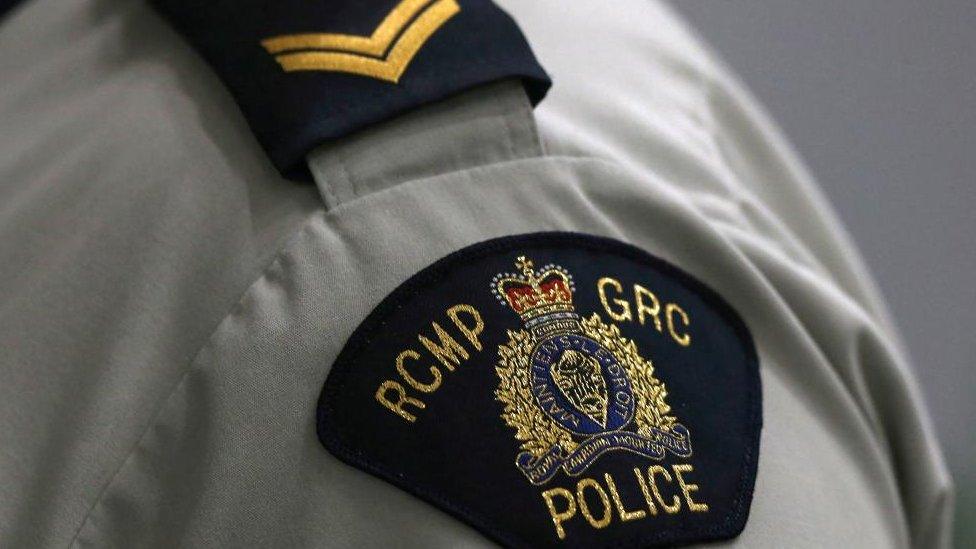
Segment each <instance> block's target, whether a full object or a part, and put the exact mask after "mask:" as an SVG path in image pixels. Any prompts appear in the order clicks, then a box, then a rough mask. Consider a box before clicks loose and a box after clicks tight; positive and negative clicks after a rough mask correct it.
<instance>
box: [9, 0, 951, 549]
mask: <svg viewBox="0 0 976 549" xmlns="http://www.w3.org/2000/svg"><path fill="white" fill-rule="evenodd" d="M500 3H501V4H502V5H503V6H504V7H506V8H507V9H509V10H510V11H511V12H512V14H513V15H514V16H515V17H516V19H517V20H518V22H519V23H520V24H521V25H522V27H523V29H524V30H525V32H526V34H527V36H528V38H529V40H530V41H531V42H532V44H533V47H534V48H535V50H536V52H537V54H538V55H539V57H540V59H541V61H542V62H543V64H544V65H545V66H546V67H547V69H549V70H550V72H551V73H552V75H553V77H554V81H555V85H554V88H553V89H552V91H551V93H550V96H549V98H548V99H547V100H546V101H545V102H544V103H543V104H542V105H541V106H540V107H539V108H538V110H537V111H536V115H535V118H533V117H532V115H531V111H530V110H529V107H528V105H527V102H526V100H525V98H524V95H523V94H522V92H521V90H520V89H519V88H518V87H517V86H515V85H512V84H501V85H499V86H494V87H491V88H487V89H483V90H477V91H474V92H472V93H470V94H468V95H466V96H464V97H460V98H458V99H456V100H453V101H451V102H449V103H448V104H445V105H439V106H433V107H431V108H430V109H428V110H426V111H424V112H417V113H413V114H411V115H408V116H407V117H404V118H403V119H400V120H396V121H392V122H390V123H388V124H385V125H384V126H382V127H378V128H374V129H372V130H370V131H368V132H364V133H363V134H362V135H358V136H355V137H353V138H350V139H348V140H344V141H343V142H341V143H337V144H332V145H328V146H325V147H323V148H322V149H320V150H319V151H317V152H316V153H315V154H313V155H312V156H311V157H310V165H311V167H312V168H313V172H314V173H315V174H316V176H317V179H318V181H317V183H318V187H319V189H318V191H317V190H316V189H315V188H313V187H311V186H308V187H301V186H296V185H294V184H291V183H288V182H285V181H282V180H280V179H279V178H278V177H277V176H276V175H275V174H274V173H273V172H272V171H271V169H270V167H269V165H268V163H267V161H266V160H265V159H264V158H263V157H262V156H261V152H260V149H259V148H258V147H257V145H256V144H255V143H254V141H253V139H252V138H251V137H250V136H249V135H248V133H247V128H246V126H245V125H244V124H243V122H242V120H241V118H240V115H239V114H238V113H237V112H236V108H235V106H234V105H233V103H232V102H231V101H230V99H229V97H228V96H227V95H226V93H225V92H224V91H223V90H222V89H221V88H220V85H219V82H217V81H216V80H215V78H214V77H213V76H212V75H211V74H210V73H209V72H208V70H207V68H206V67H205V66H204V65H203V64H202V63H201V62H200V61H199V60H198V59H196V58H195V57H194V56H193V54H192V52H190V51H189V49H188V48H187V46H185V45H184V44H183V43H182V42H181V41H180V40H179V38H178V37H177V36H175V34H173V33H172V32H171V31H170V30H169V29H168V28H167V27H166V26H165V25H164V24H163V23H162V22H161V21H160V20H159V19H158V18H157V17H156V16H155V15H154V14H153V13H152V12H151V11H149V10H148V8H146V7H145V6H142V5H141V4H130V3H124V2H120V1H108V0H106V1H102V2H91V1H80V0H79V1H74V2H55V1H54V0H37V1H34V2H31V3H28V4H27V5H25V6H24V7H23V8H22V9H21V10H20V11H18V12H16V13H15V14H14V16H13V17H12V18H11V19H9V20H8V21H7V22H6V23H5V24H4V25H3V26H0V86H2V87H0V129H2V131H0V155H2V156H0V275H3V280H4V284H3V287H2V289H0V345H2V349H3V354H2V359H0V437H2V441H3V442H2V447H0V546H5V547H6V546H54V547H60V546H65V545H80V546H96V547H103V546H119V547H129V546H144V545H152V546H173V545H185V546H292V545H300V546H324V547H364V546H401V547H402V546H417V547H457V546H480V545H483V544H485V543H486V541H485V540H484V538H483V537H481V536H480V534H478V533H477V532H476V531H474V530H472V529H470V528H468V527H467V526H465V525H464V524H462V523H460V522H458V521H456V520H455V519H453V518H451V517H449V516H447V515H445V514H443V513H441V512H440V511H438V510H437V509H435V508H433V507H431V506H429V505H427V504H425V503H422V502H421V501H419V500H417V499H415V498H413V497H411V496H409V495H407V494H405V493H404V492H402V491H400V490H398V489H396V488H394V487H392V486H390V485H388V484H386V483H384V482H382V481H379V480H377V479H374V478H372V477H370V476H368V475H366V474H365V473H362V472H360V471H358V470H355V469H352V468H350V467H348V466H346V465H343V464H342V463H340V462H338V461H337V460H336V459H334V458H333V457H332V456H331V455H329V454H328V453H327V452H326V451H325V450H324V449H323V448H322V447H321V445H320V444H319V443H318V441H317V440H316V438H315V428H314V409H315V400H316V399H317V397H318V393H319V390H320V388H321V385H322V382H323V380H324V379H325V376H326V375H327V374H328V371H329V368H330V365H331V363H332V360H333V359H334V358H335V356H336V354H337V353H338V352H339V350H340V349H341V347H342V345H343V343H344V342H345V340H346V338H347V337H348V336H349V335H350V334H351V332H352V331H353V330H354V329H355V328H356V326H357V325H358V324H359V322H361V320H362V319H363V318H364V316H365V315H367V314H368V313H369V311H370V310H371V309H372V307H373V306H375V305H376V304H377V303H378V301H379V300H381V299H382V298H383V297H384V296H385V295H386V294H387V293H388V292H390V291H391V290H393V289H394V288H395V287H397V286H398V285H399V284H400V283H401V282H403V281H404V280H405V279H406V278H408V277H409V276H411V275H412V274H414V273H415V272H416V271H417V270H419V269H421V268H423V267H425V266H426V265H428V264H429V263H431V262H433V261H435V260H436V259H438V258H440V257H442V256H443V255H446V254H448V253H450V252H452V251H454V250H457V249H459V248H461V247H464V246H466V245H468V244H472V243H475V242H478V241H482V240H485V239H489V238H492V237H496V236H503V235H509V234H517V233H524V232H532V231H539V230H571V231H579V232H588V233H593V234H598V235H606V236H611V237H614V238H617V239H620V240H624V241H627V242H631V243H633V244H635V245H637V246H639V247H641V248H643V249H645V250H647V251H649V252H651V253H653V254H655V255H658V256H660V257H663V258H665V259H666V260H668V261H669V262H671V263H674V264H676V265H677V266H679V267H681V268H682V269H684V270H686V271H688V272H690V273H692V274H693V275H694V276H695V277H697V278H699V279H700V280H702V281H703V282H705V283H706V284H708V285H709V286H711V287H712V288H713V289H715V290H716V291H717V292H719V293H720V294H721V295H722V296H723V297H724V298H725V299H726V300H728V301H729V302H730V303H731V304H732V305H733V306H734V307H735V308H736V309H737V310H738V312H739V313H740V314H741V315H742V316H743V318H744V320H745V322H746V323H747V324H748V326H749V327H750V329H751V330H752V333H753V336H754V337H755V340H756V344H757V348H758V350H759V355H760V363H761V375H762V381H763V390H764V395H763V397H764V420H765V423H764V430H763V435H762V443H761V448H760V458H759V472H758V476H757V485H756V494H755V499H754V502H753V505H752V514H751V517H750V519H749V523H748V524H747V526H746V529H745V531H744V532H743V534H742V535H741V536H740V537H739V538H737V539H736V540H733V541H732V542H730V544H740V545H743V546H749V547H756V546H760V547H780V546H783V545H789V546H798V547H802V546H808V547H821V546H825V545H839V546H871V547H888V546H912V545H913V546H917V547H929V546H940V545H945V544H947V543H948V541H947V535H948V529H947V524H948V518H949V516H950V510H951V499H950V491H949V480H948V476H947V474H946V472H945V469H944V467H943V465H942V462H941V457H940V455H939V450H938V447H937V446H936V443H935V440H934V437H933V435H932V430H931V428H930V427H929V425H928V422H927V419H926V418H925V415H924V412H923V411H922V410H921V408H920V402H919V397H918V391H917V389H916V387H915V384H914V382H913V381H912V379H911V374H910V372H909V369H908V366H907V364H906V363H905V360H904V358H903V356H902V354H901V352H900V350H899V348H898V344H897V337H896V335H895V334H894V333H893V332H892V330H891V328H890V325H889V323H888V322H887V320H886V319H885V313H884V311H883V306H882V305H881V302H880V300H879V299H878V298H877V296H876V293H875V291H874V290H873V286H872V285H871V283H870V279H869V278H868V277H867V276H866V275H865V273H864V270H863V268H862V267H861V264H860V262H859V260H858V259H857V256H856V254H855V253H854V252H853V251H852V248H851V247H850V245H849V244H848V243H847V241H846V239H845V238H844V236H843V234H842V232H841V231H840V230H839V229H838V225H837V222H836V220H835V218H834V216H833V215H832V214H831V213H830V211H829V210H828V209H827V207H826V206H825V205H824V202H823V200H822V199H821V197H820V196H819V194H818V193H817V191H816V190H815V189H814V187H813V185H812V184H811V183H810V181H809V178H808V177H807V176H806V174H805V172H804V171H803V169H802V168H801V167H800V166H799V165H798V163H797V162H796V161H795V160H794V158H793V156H792V154H791V153H790V152H789V150H788V149H787V148H786V147H785V145H783V143H782V140H781V139H780V138H779V136H778V135H777V134H776V133H775V131H773V130H772V129H770V126H769V124H768V123H767V122H766V121H765V120H764V118H763V116H762V115H761V114H760V113H758V112H757V109H756V107H755V106H754V105H753V103H752V102H751V101H750V100H749V99H748V97H746V96H745V95H744V94H743V93H742V92H741V90H740V89H739V87H738V86H737V85H736V84H735V83H734V82H733V81H732V80H731V78H730V77H729V76H728V75H727V74H726V72H725V71H724V70H723V69H722V68H721V67H719V66H718V65H717V64H716V62H715V61H714V60H713V59H712V56H711V55H709V54H708V53H707V52H706V51H705V50H704V49H703V48H702V47H701V46H700V45H699V44H698V42H697V41H696V40H695V39H694V38H693V37H692V36H691V35H690V34H689V33H688V31H687V30H686V29H684V27H683V26H682V24H681V23H680V22H679V21H678V20H677V19H676V18H675V17H674V16H673V15H672V14H671V13H670V12H669V11H668V10H667V9H666V8H664V7H662V6H661V5H659V4H655V3H648V2H638V1H633V2H629V1H628V2H623V1H622V2H620V3H619V4H615V7H614V9H613V10H608V9H606V7H605V6H603V5H600V4H579V5H576V4H574V5H573V9H566V6H565V3H560V2H555V1H538V0H534V1H532V2H528V1H525V2H523V1H515V0H509V1H502V2H500ZM536 122H537V125H538V130H537V129H536ZM540 135H541V144H540V137H539V136H540ZM339 174H344V175H341V176H340V175H339ZM319 192H320V193H321V198H320V196H319Z"/></svg>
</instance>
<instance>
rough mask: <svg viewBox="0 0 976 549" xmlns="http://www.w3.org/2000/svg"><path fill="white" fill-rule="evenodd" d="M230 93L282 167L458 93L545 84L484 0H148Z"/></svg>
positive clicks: (301, 172)
mask: <svg viewBox="0 0 976 549" xmlns="http://www.w3.org/2000/svg"><path fill="white" fill-rule="evenodd" d="M153 4H154V5H155V6H156V8H157V9H158V10H159V11H160V12H161V13H162V14H163V15H164V16H165V17H166V18H167V19H168V20H169V21H170V22H171V23H172V24H173V25H174V26H175V27H176V28H177V29H178V30H179V31H180V32H181V33H182V34H183V35H184V36H185V37H186V38H187V39H188V40H189V41H190V42H191V43H192V44H193V46H194V47H195V48H196V49H197V51H199V53H200V54H201V55H202V56H203V57H204V58H205V59H206V60H207V62H208V63H209V64H210V65H211V66H212V67H213V69H214V70H215V71H216V72H217V74H218V75H219V76H220V78H221V79H222V80H223V82H224V83H225V84H226V86H227V87H228V88H229V90H230V92H231V93H232V94H233V96H234V98H235V99H236V100H237V103H238V104H239V105H240V108H241V110H242V111H243V113H244V115H245V116H246V118H247V120H248V123H249V124H250V126H251V128H252V130H253V131H254V133H255V135H256V136H257V138H258V140H259V141H260V143H261V145H262V146H263V147H264V148H265V150H266V151H267V153H268V155H269V157H270V158H271V161H272V162H273V163H274V165H275V166H276V167H277V168H278V170H279V171H280V172H281V173H282V174H283V175H285V176H286V177H288V178H291V179H305V178H307V177H308V171H307V167H306V165H305V160H304V159H305V155H306V154H307V153H308V152H309V151H310V150H311V149H312V148H314V147H316V146H318V145H320V144H322V143H323V142H326V141H328V140H332V139H336V138H340V137H342V136H344V135H347V134H349V133H351V132H354V131H356V130H358V129H360V128H363V127H364V126H367V125H369V124H373V123H375V122H379V121H382V120H385V119H388V118H390V117H392V116H395V115H397V114H400V113H403V112H405V111H408V110H411V109H414V108H416V107H418V106H420V105H423V104H426V103H431V102H434V101H438V100H441V99H444V98H446V97H449V96H451V95H454V94H456V93H458V92H461V91H463V90H466V89H469V88H472V87H475V86H478V85H480V84H485V83H488V82H492V81H496V80H500V79H504V78H518V79H521V81H522V82H523V83H524V85H525V89H526V91H527V92H528V94H529V97H530V98H531V100H532V102H533V104H535V103H538V102H539V101H540V100H542V98H543V96H544V95H545V93H546V91H547V90H548V88H549V85H550V82H549V78H548V76H547V75H546V73H545V71H544V70H543V68H542V67H541V66H540V65H539V63H538V61H537V60H536V58H535V56H534V54H533V53H532V50H531V48H530V47H529V44H528V42H526V40H525V37H524V36H523V35H522V32H521V31H520V30H519V28H518V26H517V25H516V24H515V22H514V21H513V20H512V18H511V17H510V16H509V15H508V14H506V13H505V12H504V11H502V10H501V9H500V8H498V6H496V5H495V4H493V3H492V2H490V1H489V0H325V1H315V2H311V1H308V0H243V1H242V0H234V1H230V0H207V1H189V0H153Z"/></svg>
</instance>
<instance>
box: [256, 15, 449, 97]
mask: <svg viewBox="0 0 976 549" xmlns="http://www.w3.org/2000/svg"><path fill="white" fill-rule="evenodd" d="M460 11H461V7H460V6H459V5H458V3H457V0H434V1H431V0H403V1H402V2H400V3H399V4H397V6H396V7H395V8H393V10H392V11H391V12H390V13H389V14H388V15H387V16H386V17H385V18H384V19H383V21H382V22H381V23H380V24H379V26H378V27H376V30H374V31H373V33H372V35H370V36H357V35H349V34H330V33H309V34H289V35H284V36H275V37H272V38H267V39H265V40H262V41H261V45H262V46H263V47H264V49H265V50H267V51H268V53H270V54H272V55H274V56H275V60H276V61H277V62H278V64H279V65H281V68H282V69H284V70H285V71H286V72H292V71H332V72H346V73H351V74H358V75H362V76H368V77H371V78H376V79H378V80H385V81H387V82H392V83H394V84H395V83H397V82H399V80H400V77H401V76H402V75H403V73H404V71H406V70H407V67H408V66H409V65H410V61H411V60H413V58H414V56H415V55H416V54H417V52H418V51H420V48H422V47H423V46H424V44H425V43H426V42H427V40H428V39H429V38H430V37H431V36H432V35H433V34H434V33H435V32H437V29H439V28H440V27H441V26H443V25H444V23H446V22H447V21H448V20H449V19H450V18H451V17H453V16H454V15H455V14H457V13H458V12H460Z"/></svg>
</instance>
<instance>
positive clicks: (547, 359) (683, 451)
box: [493, 256, 692, 484]
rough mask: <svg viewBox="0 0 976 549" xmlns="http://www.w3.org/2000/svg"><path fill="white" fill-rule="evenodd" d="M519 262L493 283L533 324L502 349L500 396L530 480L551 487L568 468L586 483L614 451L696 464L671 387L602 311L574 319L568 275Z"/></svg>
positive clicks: (518, 461) (505, 300)
mask: <svg viewBox="0 0 976 549" xmlns="http://www.w3.org/2000/svg"><path fill="white" fill-rule="evenodd" d="M517 261H518V263H517V266H518V267H519V268H520V270H521V275H516V274H512V273H505V274H502V275H498V276H496V277H495V280H494V281H493V290H494V291H495V293H496V295H497V297H498V300H499V301H500V302H501V303H502V304H503V305H507V306H508V307H510V308H511V309H512V310H513V311H515V312H516V313H518V315H519V316H520V317H521V318H522V321H523V322H524V323H525V329H523V330H518V331H509V333H508V336H509V340H508V343H506V344H504V345H502V346H500V347H499V348H498V354H499V357H500V358H499V363H498V366H497V368H496V370H497V372H498V377H499V378H500V383H499V387H498V390H497V391H495V395H496V397H497V398H498V400H500V401H502V402H503V403H504V404H505V410H504V412H503V413H502V418H503V419H504V420H505V423H506V424H508V426H509V427H513V428H514V429H515V431H516V435H515V436H516V438H517V439H518V440H519V441H521V442H522V447H521V448H522V450H523V452H522V453H520V454H519V456H518V458H517V459H516V465H517V466H518V468H519V469H520V470H521V471H522V472H523V473H524V474H525V476H526V477H527V478H528V479H529V481H530V482H532V483H533V484H543V483H545V482H546V481H548V480H549V479H550V478H552V477H553V475H555V473H556V471H557V469H558V468H560V467H561V468H562V469H563V470H564V471H565V472H566V474H567V475H570V476H578V475H579V474H581V473H583V472H584V471H585V470H586V469H587V467H589V466H590V464H592V463H593V462H594V461H596V459H597V458H599V457H600V456H601V455H603V454H605V453H607V452H611V451H615V450H626V451H630V452H633V453H635V454H638V455H642V456H645V457H648V458H652V459H656V460H661V459H663V458H664V455H665V453H666V452H671V453H673V454H674V455H676V456H679V457H690V456H691V453H692V450H691V433H690V432H689V431H688V429H687V428H686V427H685V426H684V425H682V424H680V423H678V422H677V419H676V418H675V417H674V416H672V415H668V414H669V412H670V411H671V408H670V407H669V406H668V405H667V403H666V402H665V399H666V397H667V390H666V389H665V387H664V384H663V383H661V381H660V380H658V379H657V378H655V377H654V366H653V365H652V364H651V362H650V361H649V360H645V359H644V358H642V357H641V356H640V354H639V353H638V351H637V347H636V345H635V344H634V343H633V342H632V341H628V340H627V339H625V338H623V337H621V335H620V330H619V328H617V327H616V326H613V325H607V324H604V323H603V321H602V320H601V319H600V316H599V315H598V314H596V313H593V314H592V316H590V317H589V318H588V319H583V318H581V317H580V316H579V315H577V314H576V312H575V311H574V308H573V279H572V276H571V275H570V274H569V273H568V272H567V271H566V270H565V269H562V268H561V267H557V266H554V265H547V266H545V267H543V268H542V269H541V270H540V271H535V270H533V268H532V262H531V261H530V260H528V259H526V258H525V257H524V256H520V257H519V258H518V260H517Z"/></svg>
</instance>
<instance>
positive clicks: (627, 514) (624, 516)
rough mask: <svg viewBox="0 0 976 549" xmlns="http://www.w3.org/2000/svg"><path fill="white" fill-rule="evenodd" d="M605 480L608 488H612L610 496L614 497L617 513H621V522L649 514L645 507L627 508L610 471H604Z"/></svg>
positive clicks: (638, 518)
mask: <svg viewBox="0 0 976 549" xmlns="http://www.w3.org/2000/svg"><path fill="white" fill-rule="evenodd" d="M638 472H639V471H638ZM603 480H605V481H606V483H607V488H609V489H610V497H611V499H613V505H614V506H615V507H616V508H617V514H618V515H620V520H621V522H630V521H632V520H640V519H642V518H644V517H646V516H647V512H646V511H644V510H643V509H637V510H635V511H628V510H627V508H625V507H624V502H623V500H622V499H621V498H620V492H618V491H617V483H616V482H614V481H613V477H611V476H610V473H603Z"/></svg>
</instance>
